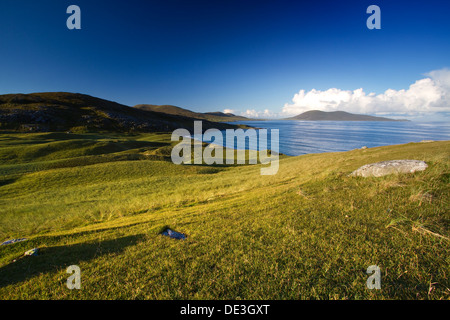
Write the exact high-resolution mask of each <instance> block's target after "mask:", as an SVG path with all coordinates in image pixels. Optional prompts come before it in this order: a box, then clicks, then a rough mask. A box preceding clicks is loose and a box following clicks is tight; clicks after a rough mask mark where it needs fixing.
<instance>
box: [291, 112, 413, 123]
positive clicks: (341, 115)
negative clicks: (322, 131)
mask: <svg viewBox="0 0 450 320" xmlns="http://www.w3.org/2000/svg"><path fill="white" fill-rule="evenodd" d="M286 120H304V121H407V120H395V119H389V118H383V117H374V116H368V115H364V114H353V113H348V112H345V111H334V112H325V111H318V110H312V111H307V112H304V113H302V114H299V115H298V116H295V117H291V118H287V119H286Z"/></svg>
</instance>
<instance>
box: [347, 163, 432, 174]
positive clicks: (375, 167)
mask: <svg viewBox="0 0 450 320" xmlns="http://www.w3.org/2000/svg"><path fill="white" fill-rule="evenodd" d="M427 167H428V165H427V164H426V163H425V162H424V161H419V160H391V161H383V162H377V163H371V164H366V165H365V166H362V167H360V168H359V169H357V170H355V171H353V172H352V173H351V174H350V175H351V176H354V177H382V176H385V175H388V174H395V173H397V174H398V173H413V172H416V171H423V170H425V169H426V168H427Z"/></svg>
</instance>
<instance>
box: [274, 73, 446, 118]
mask: <svg viewBox="0 0 450 320" xmlns="http://www.w3.org/2000/svg"><path fill="white" fill-rule="evenodd" d="M425 76H426V78H424V79H420V80H417V81H416V82H415V83H413V84H411V85H410V86H409V88H408V89H402V90H393V89H388V90H386V91H385V92H384V93H381V94H375V93H368V94H367V93H365V92H364V90H363V89H362V88H360V89H356V90H353V91H351V90H341V89H337V88H331V89H328V90H326V91H321V90H315V89H313V90H311V91H308V92H306V91H305V90H300V92H299V93H297V94H295V96H294V98H293V99H292V103H291V104H289V103H286V104H285V105H284V107H283V110H282V114H283V115H284V116H292V115H297V114H300V113H302V112H305V111H308V110H321V111H337V110H341V111H348V112H352V113H362V114H378V115H383V114H384V115H386V114H409V115H417V114H422V115H425V114H432V113H435V112H449V111H450V70H448V69H441V70H435V71H431V72H429V73H427V74H426V75H425Z"/></svg>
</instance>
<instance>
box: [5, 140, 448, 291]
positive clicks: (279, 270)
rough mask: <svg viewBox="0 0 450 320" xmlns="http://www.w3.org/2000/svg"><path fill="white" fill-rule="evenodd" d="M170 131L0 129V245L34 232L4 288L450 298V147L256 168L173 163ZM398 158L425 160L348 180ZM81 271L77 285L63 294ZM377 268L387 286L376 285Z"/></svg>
mask: <svg viewBox="0 0 450 320" xmlns="http://www.w3.org/2000/svg"><path fill="white" fill-rule="evenodd" d="M169 139H170V136H169V135H160V134H140V135H112V134H110V135H106V134H90V135H88V134H85V135H83V134H80V135H66V134H4V135H0V146H1V149H0V150H1V151H0V159H1V165H0V172H1V178H0V241H2V240H8V239H11V238H19V237H27V238H29V240H28V241H25V242H20V243H16V244H12V245H7V246H0V297H1V298H2V299H449V297H450V296H449V293H450V289H449V288H450V283H449V279H448V278H449V273H450V268H449V266H450V255H449V240H448V238H449V237H450V234H449V210H448V208H449V199H448V194H449V182H450V181H449V180H450V171H449V155H450V142H448V141H447V142H433V143H411V144H406V145H402V146H389V147H380V148H372V149H366V150H354V151H350V152H345V153H327V154H314V155H305V156H300V157H283V158H282V159H281V160H280V169H279V172H278V173H277V174H276V175H274V176H261V175H260V168H261V165H246V166H213V167H211V166H206V165H182V166H176V165H174V164H172V163H171V162H170V157H168V156H170V148H171V145H172V144H171V143H170V141H169ZM393 159H417V160H425V161H426V162H427V163H428V164H429V168H428V169H427V170H426V171H424V172H418V173H415V174H404V175H391V176H386V177H382V178H355V177H349V176H348V174H349V173H350V172H352V171H353V170H355V169H357V168H358V167H359V166H361V165H364V164H367V163H372V162H377V161H383V160H393ZM166 226H169V227H171V228H173V229H174V230H176V231H179V232H183V233H185V234H187V239H186V240H184V241H177V240H173V239H170V238H166V237H163V236H161V235H160V234H159V232H160V231H161V230H162V229H163V228H164V227H166ZM34 247H39V248H41V252H40V255H39V256H37V257H27V258H20V259H18V260H17V261H16V262H13V260H14V259H17V258H18V257H20V256H21V255H23V253H24V252H25V251H27V250H29V249H31V248H34ZM73 264H76V265H79V266H80V268H81V272H82V289H81V290H69V289H67V287H66V280H67V278H68V276H69V275H68V274H66V273H65V270H66V268H67V267H68V266H69V265H73ZM374 264H375V265H378V266H379V267H380V268H381V271H382V289H381V290H368V289H367V288H366V280H367V277H368V275H367V274H366V273H365V271H366V269H367V267H368V266H370V265H374Z"/></svg>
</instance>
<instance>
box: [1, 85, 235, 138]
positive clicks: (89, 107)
mask: <svg viewBox="0 0 450 320" xmlns="http://www.w3.org/2000/svg"><path fill="white" fill-rule="evenodd" d="M194 120H197V118H195V119H194V118H193V117H189V116H186V115H176V114H165V113H161V112H155V111H151V110H145V109H139V108H132V107H129V106H126V105H122V104H119V103H116V102H112V101H108V100H104V99H100V98H95V97H92V96H88V95H84V94H79V93H66V92H47V93H32V94H7V95H0V129H7V130H17V131H34V132H36V131H74V132H80V131H81V132H86V131H116V132H170V131H173V130H175V129H177V128H187V129H190V130H191V129H192V128H193V124H194ZM203 128H204V129H205V130H206V129H208V128H217V129H227V128H235V126H232V125H228V124H225V123H213V122H209V121H203Z"/></svg>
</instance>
